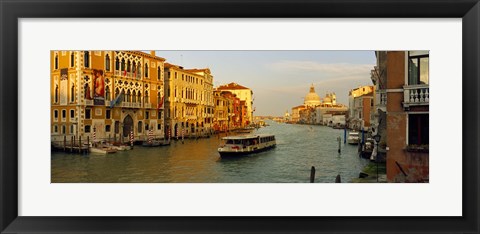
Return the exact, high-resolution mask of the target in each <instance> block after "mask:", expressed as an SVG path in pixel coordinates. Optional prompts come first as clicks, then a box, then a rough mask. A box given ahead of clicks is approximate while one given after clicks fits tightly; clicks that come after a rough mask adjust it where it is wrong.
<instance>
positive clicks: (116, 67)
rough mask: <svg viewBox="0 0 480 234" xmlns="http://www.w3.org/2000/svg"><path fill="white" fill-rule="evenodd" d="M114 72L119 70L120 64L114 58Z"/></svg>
mask: <svg viewBox="0 0 480 234" xmlns="http://www.w3.org/2000/svg"><path fill="white" fill-rule="evenodd" d="M115 70H117V71H118V70H120V62H119V61H118V57H116V58H115Z"/></svg>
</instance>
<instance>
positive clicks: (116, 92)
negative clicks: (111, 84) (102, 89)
mask: <svg viewBox="0 0 480 234" xmlns="http://www.w3.org/2000/svg"><path fill="white" fill-rule="evenodd" d="M118 95H120V90H119V89H118V88H116V89H115V98H117V97H118Z"/></svg>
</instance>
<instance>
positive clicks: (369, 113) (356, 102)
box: [348, 85, 375, 130]
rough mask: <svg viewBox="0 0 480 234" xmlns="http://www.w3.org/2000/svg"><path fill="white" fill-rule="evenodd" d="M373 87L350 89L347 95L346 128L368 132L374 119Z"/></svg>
mask: <svg viewBox="0 0 480 234" xmlns="http://www.w3.org/2000/svg"><path fill="white" fill-rule="evenodd" d="M374 96H375V88H374V86H371V85H367V86H361V87H358V88H356V89H352V90H350V91H349V93H348V100H349V113H348V116H349V119H348V122H349V123H348V125H349V126H348V127H349V128H351V129H356V130H368V129H369V128H370V126H371V123H372V122H373V119H374V111H373V110H374Z"/></svg>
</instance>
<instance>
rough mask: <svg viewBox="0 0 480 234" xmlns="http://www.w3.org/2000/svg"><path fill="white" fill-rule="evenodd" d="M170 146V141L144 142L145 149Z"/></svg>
mask: <svg viewBox="0 0 480 234" xmlns="http://www.w3.org/2000/svg"><path fill="white" fill-rule="evenodd" d="M166 145H170V141H160V140H151V141H144V142H143V143H142V146H144V147H157V146H166Z"/></svg>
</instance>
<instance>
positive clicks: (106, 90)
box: [105, 86, 112, 101]
mask: <svg viewBox="0 0 480 234" xmlns="http://www.w3.org/2000/svg"><path fill="white" fill-rule="evenodd" d="M105 99H106V100H107V101H111V100H112V99H111V97H110V87H109V86H107V88H106V89H105Z"/></svg>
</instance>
